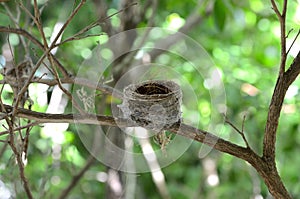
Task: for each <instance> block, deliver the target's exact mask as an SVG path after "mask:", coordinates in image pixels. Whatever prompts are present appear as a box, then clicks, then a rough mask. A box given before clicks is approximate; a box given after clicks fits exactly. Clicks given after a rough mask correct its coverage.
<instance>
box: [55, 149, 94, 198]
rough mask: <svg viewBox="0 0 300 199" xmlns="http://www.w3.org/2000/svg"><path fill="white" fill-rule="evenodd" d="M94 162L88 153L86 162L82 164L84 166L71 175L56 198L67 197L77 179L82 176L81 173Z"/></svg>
mask: <svg viewBox="0 0 300 199" xmlns="http://www.w3.org/2000/svg"><path fill="white" fill-rule="evenodd" d="M94 162H95V158H94V157H93V155H90V156H89V158H88V160H87V162H86V164H85V165H84V167H83V168H82V169H81V170H80V171H79V172H78V174H76V175H75V176H73V178H72V180H71V182H70V183H69V185H68V186H67V187H66V188H65V189H64V190H63V191H62V192H61V194H60V196H59V197H58V199H64V198H66V197H67V195H68V194H69V193H70V192H71V190H72V189H74V188H75V186H76V185H77V184H78V182H79V180H80V179H81V177H82V176H83V174H84V173H85V172H86V171H87V170H88V169H89V168H90V167H91V166H92V165H93V163H94Z"/></svg>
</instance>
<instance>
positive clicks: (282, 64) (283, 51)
mask: <svg viewBox="0 0 300 199" xmlns="http://www.w3.org/2000/svg"><path fill="white" fill-rule="evenodd" d="M271 4H272V7H273V10H274V12H275V13H276V15H277V17H278V20H279V23H280V35H281V36H280V40H281V42H280V43H281V61H280V69H279V75H283V73H284V72H285V65H286V59H287V53H286V32H285V31H286V25H285V21H286V11H287V0H284V2H283V9H282V13H280V11H279V10H278V7H277V5H276V3H275V1H274V0H271Z"/></svg>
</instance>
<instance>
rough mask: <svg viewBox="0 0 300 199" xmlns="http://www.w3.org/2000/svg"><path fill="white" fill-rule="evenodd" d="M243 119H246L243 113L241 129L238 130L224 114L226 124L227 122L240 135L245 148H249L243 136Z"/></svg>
mask: <svg viewBox="0 0 300 199" xmlns="http://www.w3.org/2000/svg"><path fill="white" fill-rule="evenodd" d="M245 119H246V116H245V115H244V117H243V123H242V130H239V129H238V128H237V127H236V126H235V125H234V124H233V123H232V122H231V121H229V120H228V118H227V117H226V116H225V122H226V123H227V124H229V125H230V126H231V127H232V128H233V129H234V130H235V131H236V132H237V133H238V134H240V135H241V136H242V139H243V140H244V142H245V144H246V146H247V148H250V145H249V143H248V141H247V139H246V137H245V134H244V123H245Z"/></svg>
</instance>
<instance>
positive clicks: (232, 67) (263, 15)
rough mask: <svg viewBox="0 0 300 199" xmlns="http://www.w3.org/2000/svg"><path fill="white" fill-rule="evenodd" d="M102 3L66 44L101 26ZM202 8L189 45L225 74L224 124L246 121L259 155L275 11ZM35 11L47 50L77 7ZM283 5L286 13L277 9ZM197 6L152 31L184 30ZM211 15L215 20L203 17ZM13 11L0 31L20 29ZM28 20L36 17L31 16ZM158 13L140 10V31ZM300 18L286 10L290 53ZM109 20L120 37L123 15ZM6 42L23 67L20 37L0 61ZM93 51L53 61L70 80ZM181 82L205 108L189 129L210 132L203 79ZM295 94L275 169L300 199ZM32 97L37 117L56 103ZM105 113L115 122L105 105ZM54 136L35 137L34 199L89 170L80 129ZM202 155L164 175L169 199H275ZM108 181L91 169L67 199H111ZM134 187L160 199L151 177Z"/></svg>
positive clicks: (67, 4) (232, 163) (172, 8)
mask: <svg viewBox="0 0 300 199" xmlns="http://www.w3.org/2000/svg"><path fill="white" fill-rule="evenodd" d="M96 2H97V1H87V3H86V4H85V5H84V6H83V7H82V8H81V9H80V11H79V13H78V14H77V16H76V17H75V18H74V20H73V21H72V22H71V23H70V25H69V26H68V28H67V29H66V31H65V32H64V35H63V38H68V37H69V36H71V35H73V34H75V33H76V32H78V31H79V30H81V29H83V28H84V27H85V26H87V25H88V24H90V23H91V22H93V21H95V20H96V19H97V17H98V16H99V15H100V13H97V12H99V9H97V5H98V4H97V3H96ZM99 2H100V1H99ZM105 2H106V5H107V7H108V9H107V12H108V13H109V14H113V13H115V12H117V11H118V10H119V9H120V2H119V1H117V0H113V1H105ZM147 2H148V3H149V2H150V3H153V2H154V1H141V2H138V5H136V7H143V6H144V5H145V4H147ZM200 2H201V3H202V5H201V6H200V7H199V9H198V12H199V15H202V16H203V18H202V20H201V22H199V24H198V25H196V26H195V27H193V28H191V29H190V30H188V32H187V35H188V36H190V37H191V38H193V39H194V40H195V41H197V42H198V43H199V44H201V45H202V47H203V48H204V49H205V50H206V51H207V52H208V54H209V55H210V57H211V58H212V60H213V62H214V63H215V65H216V67H217V69H218V70H219V72H220V74H221V77H222V81H223V84H224V86H225V93H226V103H227V104H226V105H227V117H228V118H229V120H230V121H232V122H233V123H234V124H235V125H237V126H238V127H241V126H242V123H243V117H244V116H246V119H245V122H244V125H245V135H246V137H247V139H248V141H249V144H250V145H251V147H253V149H254V150H255V151H256V152H257V153H259V154H261V151H262V140H263V132H264V127H265V121H266V117H267V111H268V105H269V102H270V99H271V96H272V92H273V88H274V86H275V83H276V77H277V73H278V66H279V63H280V26H279V22H278V19H277V18H276V15H275V14H274V12H273V10H272V8H271V3H270V2H269V1H266V0H264V1H260V0H251V1H238V0H216V2H213V1H200ZM280 2H281V1H280ZM38 3H39V6H40V7H41V8H43V12H42V17H41V19H42V22H43V26H44V27H43V29H44V32H45V36H46V38H47V39H49V40H50V37H51V35H52V32H53V29H54V26H55V24H57V22H64V21H65V20H66V18H67V17H68V15H69V13H70V12H71V10H72V9H73V8H74V4H77V3H78V2H77V1H76V3H74V2H73V1H59V0H50V1H38ZM30 4H31V2H30V1H28V3H27V6H28V7H29V8H30V7H31V5H30ZM278 4H279V7H280V3H278ZM197 5H198V2H197V1H196V0H191V1H182V0H169V1H158V2H157V9H156V11H155V13H154V16H153V19H152V20H153V26H157V27H162V28H170V29H172V30H178V29H179V28H180V27H181V26H183V25H184V24H185V22H186V20H187V18H188V17H189V15H190V14H191V13H192V12H193V11H194V9H195V7H197ZM43 6H44V7H43ZM209 6H210V7H211V8H212V10H211V11H210V12H208V13H206V14H204V13H205V11H206V10H207V9H209ZM8 9H9V10H10V12H11V14H13V15H14V16H16V15H17V14H18V11H20V8H17V4H16V2H15V1H13V0H12V1H10V2H8V3H5V4H4V3H1V4H0V25H1V26H11V27H15V26H16V25H15V24H14V22H13V21H12V20H10V18H9V17H8V15H7V13H8V12H7V10H8ZM30 11H31V12H32V7H31V10H30ZM152 11H153V10H152V7H151V6H150V7H149V8H148V9H147V10H144V12H145V19H144V20H142V21H140V22H139V23H138V24H137V27H146V26H147V24H148V20H147V19H149V17H150V16H151V13H152ZM20 13H22V14H21V16H20V20H19V26H20V27H21V28H28V21H26V20H29V21H30V19H28V18H25V17H24V15H25V14H24V12H23V11H22V10H21V11H20ZM299 13H300V2H299V1H295V0H293V1H289V4H288V13H287V23H286V25H287V28H286V29H287V31H290V34H289V35H288V38H287V45H288V47H289V46H290V44H291V43H292V41H293V39H294V37H295V35H296V33H297V30H298V29H299V25H300V16H299ZM147 17H148V18H147ZM23 18H24V20H23ZM25 19H26V20H25ZM109 20H110V21H111V24H112V26H113V28H116V29H117V28H118V27H119V26H120V23H121V22H120V20H121V19H120V15H114V16H113V17H112V18H111V19H109ZM28 31H30V32H31V33H32V34H33V35H35V36H36V37H37V38H39V39H40V37H39V33H38V32H37V29H36V27H33V28H30V29H28ZM103 31H104V30H103V29H101V28H100V27H98V26H97V27H96V28H94V29H92V30H90V32H89V33H90V34H99V33H101V32H103ZM7 38H9V41H10V43H11V45H12V46H13V47H14V48H15V56H16V58H15V59H16V61H18V59H21V57H22V56H23V55H22V53H24V52H23V51H21V50H19V51H18V50H17V49H18V46H19V45H20V40H19V37H18V36H17V35H16V34H6V33H1V34H0V47H1V49H2V51H0V54H2V53H3V49H4V47H3V46H4V45H5V44H6V43H7ZM100 38H101V39H100V40H101V42H103V43H105V40H107V36H105V34H104V35H103V36H102V37H101V36H100ZM97 41H99V37H89V38H85V39H82V40H78V41H73V42H70V43H66V44H64V45H62V46H60V48H59V49H58V51H57V53H56V56H57V58H58V59H59V60H60V61H61V62H62V63H63V64H64V66H65V67H66V68H67V69H68V71H69V72H71V73H73V74H76V72H77V70H78V66H79V65H80V64H81V63H82V61H83V60H85V59H86V58H87V57H88V56H89V55H91V53H92V49H93V48H94V47H95V46H96V45H97V44H98V43H97ZM101 42H100V43H101ZM299 50H300V42H299V40H297V41H296V42H295V44H294V46H293V48H292V49H291V51H290V54H289V56H288V64H290V63H291V62H292V60H293V57H294V56H295V55H296V53H298V51H299ZM18 53H19V54H18ZM35 53H37V54H40V52H39V51H38V50H37V49H32V53H31V55H32V56H33V57H34V56H35ZM34 59H37V58H36V57H35V58H34ZM157 59H161V60H163V61H162V62H163V63H164V64H168V65H176V63H181V60H180V57H176V56H172V55H169V54H167V53H165V54H163V55H161V56H160V57H158V58H157ZM19 61H20V60H19ZM178 72H179V73H180V74H182V76H183V77H184V78H185V79H186V80H188V82H189V84H190V85H192V87H193V89H194V90H195V91H196V92H197V91H199V93H200V92H201V99H199V101H198V102H195V104H194V105H195V106H192V107H193V108H194V109H189V107H186V108H185V109H184V111H183V115H184V118H189V119H188V120H189V121H191V122H193V121H192V120H193V118H198V117H200V118H201V119H200V121H199V125H198V127H199V128H203V129H206V128H207V126H208V125H209V123H210V118H211V113H212V111H213V110H211V109H212V107H211V104H210V103H211V102H210V96H209V92H205V91H204V92H203V90H207V89H206V87H205V84H204V80H203V77H199V75H198V74H197V73H193V72H191V71H190V70H189V69H186V68H184V67H183V68H179V69H178ZM1 78H2V77H1ZM299 86H300V81H299V79H297V80H296V81H295V82H294V83H293V84H292V86H291V87H290V89H289V91H288V93H287V95H286V99H285V102H284V106H283V110H282V115H281V117H280V124H279V129H278V134H277V144H276V152H277V156H276V160H277V166H278V169H279V172H280V175H281V177H282V180H283V182H284V184H285V185H286V187H287V189H288V190H289V192H290V193H291V194H292V195H293V197H294V198H300V196H299V195H300V194H299V193H300V183H299V182H300V174H299V165H300V156H299V155H297V153H298V149H299V147H300V125H299V121H300V113H299V111H298V110H299V108H300V100H299V99H300V95H299ZM30 89H31V91H30V92H31V93H30V95H31V98H32V99H33V101H34V102H35V104H34V106H33V110H35V111H41V112H44V111H45V110H47V108H48V105H49V100H50V96H51V95H52V94H53V93H52V90H51V89H48V88H47V87H46V88H42V87H40V86H39V85H37V84H32V85H31V87H30ZM42 89H44V90H43V93H44V94H45V96H48V98H47V97H45V98H43V99H41V96H40V98H39V95H40V94H39V92H40V91H41V90H42ZM1 98H2V100H3V101H4V102H5V103H7V104H11V103H12V99H13V97H12V91H11V89H10V88H9V86H5V88H4V92H3V93H2V96H1ZM100 98H101V97H100ZM71 110H72V109H71V106H70V104H66V108H65V110H64V111H65V112H70V111H71ZM104 112H105V113H106V114H110V105H109V103H107V107H106V108H105V111H104ZM221 117H222V116H221ZM1 124H3V123H1ZM45 128H46V127H45ZM45 128H44V129H45ZM49 128H50V130H49V129H48V130H42V128H41V127H34V128H33V129H32V131H31V135H30V145H29V152H28V164H27V165H26V175H27V177H28V180H29V182H30V186H31V188H32V191H33V194H34V196H35V197H36V198H57V197H58V196H59V194H60V192H61V191H62V190H63V189H64V188H65V187H66V186H67V185H68V184H69V183H70V180H71V179H72V176H73V175H75V174H76V173H77V172H78V171H79V170H80V169H81V168H82V167H83V166H84V164H85V162H86V159H87V158H88V155H89V154H88V152H87V151H86V149H85V147H84V146H83V145H82V143H81V140H80V139H79V137H78V135H77V133H78V132H77V130H76V128H75V127H74V125H69V126H68V125H67V126H65V127H64V126H63V125H62V126H58V125H52V127H49ZM3 130H5V128H4V127H2V131H3ZM220 136H221V137H223V138H224V139H228V140H230V141H231V142H234V143H236V144H239V145H244V143H243V140H242V139H241V137H240V136H239V135H238V134H237V133H236V132H234V130H233V129H232V128H231V127H229V126H225V127H224V129H223V132H222V134H221V135H220ZM1 139H3V140H5V139H6V138H5V136H2V138H1ZM201 145H202V144H201V143H197V142H193V143H192V144H191V146H190V147H189V148H188V150H187V151H186V152H185V153H184V154H183V155H182V156H181V157H180V158H179V159H178V160H177V161H175V162H174V163H172V164H171V165H169V166H168V167H165V168H163V169H162V171H163V173H164V175H165V180H166V185H167V190H168V192H169V195H170V196H171V198H174V199H184V198H208V199H213V198H224V199H225V198H232V197H235V198H253V199H254V198H255V199H260V198H271V196H270V195H269V194H268V191H267V188H266V186H265V185H264V183H263V181H262V180H261V178H260V177H259V176H258V174H257V173H256V172H255V170H254V169H253V168H252V167H251V166H250V165H248V164H247V163H246V162H244V161H242V160H239V159H237V158H235V157H232V156H230V155H227V154H222V153H220V152H218V151H214V150H213V151H211V152H210V153H209V154H208V155H207V156H206V157H204V158H199V157H198V153H199V150H200V148H201ZM134 147H135V148H136V149H135V150H137V151H138V150H139V147H140V146H139V145H138V144H136V145H135V146H134ZM0 150H1V153H0V154H1V157H0V158H1V160H0V180H1V181H2V182H3V183H4V184H5V187H6V188H7V189H9V190H11V192H15V191H16V195H15V196H16V198H23V196H24V191H23V188H22V186H21V182H20V181H19V173H18V168H17V166H16V164H15V161H14V158H13V156H12V152H11V150H10V149H9V147H6V148H4V144H3V143H0ZM130 175H133V174H128V176H130ZM103 176H104V177H103ZM105 176H107V168H106V166H105V165H103V164H102V163H100V162H96V163H94V164H93V165H92V166H91V167H90V169H89V170H88V171H87V172H86V173H85V174H84V175H83V177H82V178H81V180H80V182H79V183H78V185H76V188H75V189H73V190H72V191H71V193H70V194H69V196H68V198H72V199H76V198H78V199H79V198H84V197H86V198H105V197H108V196H107V192H106V181H105ZM125 176H126V174H125ZM135 177H136V188H135V193H133V194H132V196H134V197H135V198H139V199H140V198H149V199H158V198H162V196H161V195H160V194H159V193H158V191H157V187H156V186H155V183H154V182H153V179H152V177H151V173H142V174H136V176H135ZM125 183H126V179H125ZM0 198H1V196H0ZM3 199H4V197H3Z"/></svg>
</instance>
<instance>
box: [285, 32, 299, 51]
mask: <svg viewBox="0 0 300 199" xmlns="http://www.w3.org/2000/svg"><path fill="white" fill-rule="evenodd" d="M299 34H300V29H299V30H298V32H297V34H296V37H295V38H294V40H293V42H292V44H291V46H290V47H289V49H288V51H287V53H286V54H287V55H288V54H289V52H290V50H291V49H292V47H293V45H294V44H295V42H296V40H297V38H298V36H299Z"/></svg>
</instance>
